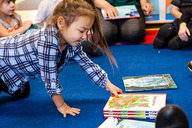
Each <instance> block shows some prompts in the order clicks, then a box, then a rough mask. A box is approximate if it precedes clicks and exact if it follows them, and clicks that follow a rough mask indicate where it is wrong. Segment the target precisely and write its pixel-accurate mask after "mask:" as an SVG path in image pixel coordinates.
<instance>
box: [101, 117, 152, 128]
mask: <svg viewBox="0 0 192 128" xmlns="http://www.w3.org/2000/svg"><path fill="white" fill-rule="evenodd" d="M98 128H155V123H154V122H146V121H138V120H130V119H121V118H113V117H109V118H107V119H106V120H105V121H104V122H103V123H102V124H101V125H100V126H99V127H98Z"/></svg>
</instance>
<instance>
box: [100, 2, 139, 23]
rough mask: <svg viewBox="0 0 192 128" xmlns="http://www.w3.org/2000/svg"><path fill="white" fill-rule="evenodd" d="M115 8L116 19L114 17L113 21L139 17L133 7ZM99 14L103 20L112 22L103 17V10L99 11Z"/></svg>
mask: <svg viewBox="0 0 192 128" xmlns="http://www.w3.org/2000/svg"><path fill="white" fill-rule="evenodd" d="M115 8H116V9H117V11H118V17H115V18H114V19H127V18H136V17H140V15H139V13H138V11H137V8H136V6H135V5H125V6H116V7H115ZM101 12H102V14H103V18H104V19H105V20H114V19H111V18H109V17H108V16H107V17H105V11H104V10H103V9H101Z"/></svg>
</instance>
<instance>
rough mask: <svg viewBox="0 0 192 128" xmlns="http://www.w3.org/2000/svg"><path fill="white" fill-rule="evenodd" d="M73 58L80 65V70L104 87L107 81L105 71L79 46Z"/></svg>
mask: <svg viewBox="0 0 192 128" xmlns="http://www.w3.org/2000/svg"><path fill="white" fill-rule="evenodd" d="M73 59H74V60H75V61H76V62H77V63H78V64H79V65H80V67H81V68H82V70H83V71H84V72H85V73H86V74H87V75H88V76H89V78H90V79H91V80H92V82H93V83H94V84H96V85H98V86H100V87H103V88H104V87H105V86H106V84H107V81H108V76H107V73H106V72H105V71H104V70H103V69H101V67H100V66H99V65H97V64H95V63H93V62H92V61H91V60H90V59H89V57H88V56H87V54H86V53H85V52H83V51H82V47H81V46H79V51H78V52H77V53H76V54H75V56H74V57H73Z"/></svg>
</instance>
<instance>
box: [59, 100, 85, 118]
mask: <svg viewBox="0 0 192 128" xmlns="http://www.w3.org/2000/svg"><path fill="white" fill-rule="evenodd" d="M57 110H58V111H59V112H60V113H61V114H63V117H66V116H67V114H70V115H72V116H75V115H76V114H79V113H80V111H81V110H80V109H78V108H72V107H69V106H68V105H67V104H66V103H65V102H64V104H63V105H62V106H59V107H57Z"/></svg>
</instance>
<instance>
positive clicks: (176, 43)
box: [168, 22, 192, 50]
mask: <svg viewBox="0 0 192 128" xmlns="http://www.w3.org/2000/svg"><path fill="white" fill-rule="evenodd" d="M187 27H188V29H189V31H190V33H192V22H189V23H188V25H187ZM188 37H189V40H188V41H182V40H181V39H180V38H179V36H178V35H176V36H175V37H174V38H172V39H171V40H170V41H169V42H168V47H169V48H170V49H173V50H177V49H180V48H183V47H188V46H191V44H192V36H188Z"/></svg>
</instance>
